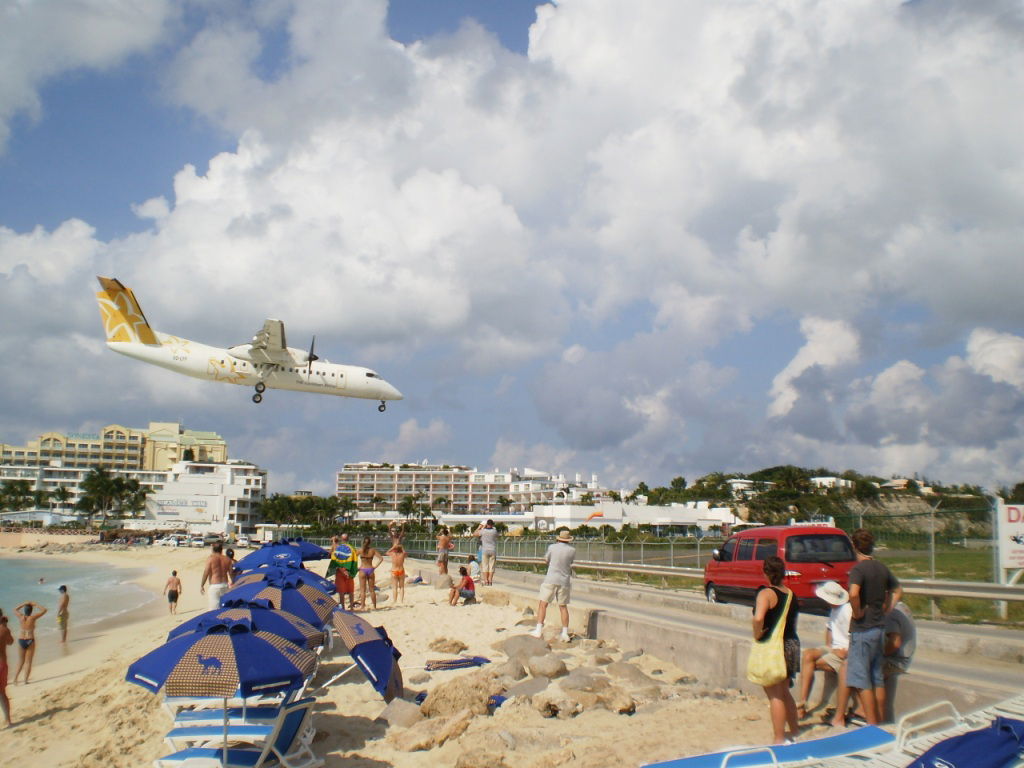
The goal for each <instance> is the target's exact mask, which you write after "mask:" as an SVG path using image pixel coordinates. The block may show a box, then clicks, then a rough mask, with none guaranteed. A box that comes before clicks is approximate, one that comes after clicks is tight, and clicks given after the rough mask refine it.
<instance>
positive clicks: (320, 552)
mask: <svg viewBox="0 0 1024 768" xmlns="http://www.w3.org/2000/svg"><path fill="white" fill-rule="evenodd" d="M285 543H286V544H288V546H290V547H297V548H298V550H299V552H300V553H301V554H302V559H303V560H326V559H327V558H329V557H330V556H331V553H330V552H328V551H327V550H326V549H324V548H323V547H318V546H317V545H316V544H314V543H313V542H311V541H306V540H305V539H304V538H302V537H301V536H299V537H297V538H294V539H285Z"/></svg>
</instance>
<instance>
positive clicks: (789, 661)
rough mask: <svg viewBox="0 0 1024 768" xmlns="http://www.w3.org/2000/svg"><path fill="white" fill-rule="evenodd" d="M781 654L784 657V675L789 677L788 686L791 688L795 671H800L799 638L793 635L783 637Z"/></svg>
mask: <svg viewBox="0 0 1024 768" xmlns="http://www.w3.org/2000/svg"><path fill="white" fill-rule="evenodd" d="M782 654H783V656H785V657H786V677H788V678H789V686H790V687H791V688H792V687H793V680H795V679H796V673H797V672H799V671H800V640H799V639H797V638H795V637H784V638H783V639H782Z"/></svg>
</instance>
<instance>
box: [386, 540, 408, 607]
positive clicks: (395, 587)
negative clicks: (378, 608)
mask: <svg viewBox="0 0 1024 768" xmlns="http://www.w3.org/2000/svg"><path fill="white" fill-rule="evenodd" d="M388 554H389V555H391V600H392V602H393V603H394V604H395V605H397V604H398V603H404V602H405V558H406V556H407V555H408V554H409V553H408V552H406V551H405V547H403V546H402V545H401V544H395V546H393V547H392V548H391V549H389V550H388Z"/></svg>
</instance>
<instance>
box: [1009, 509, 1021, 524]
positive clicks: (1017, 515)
mask: <svg viewBox="0 0 1024 768" xmlns="http://www.w3.org/2000/svg"><path fill="white" fill-rule="evenodd" d="M1006 522H1008V523H1019V522H1022V516H1021V511H1020V507H1007V508H1006Z"/></svg>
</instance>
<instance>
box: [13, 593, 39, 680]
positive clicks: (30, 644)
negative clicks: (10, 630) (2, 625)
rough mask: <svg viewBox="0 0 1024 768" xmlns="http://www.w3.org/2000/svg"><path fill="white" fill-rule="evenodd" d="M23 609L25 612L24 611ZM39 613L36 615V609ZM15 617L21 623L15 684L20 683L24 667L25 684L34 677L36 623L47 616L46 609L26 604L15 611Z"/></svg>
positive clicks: (31, 603) (33, 604)
mask: <svg viewBox="0 0 1024 768" xmlns="http://www.w3.org/2000/svg"><path fill="white" fill-rule="evenodd" d="M22 608H24V609H25V610H24V611H22ZM36 608H38V609H39V612H38V613H35V612H34V609H36ZM14 615H15V616H17V617H18V621H19V622H20V623H21V631H20V632H19V633H18V668H17V669H16V670H14V682H15V683H17V682H18V675H20V674H21V669H22V667H24V668H25V684H26V685H28V679H29V677H30V676H31V675H32V659H33V657H34V656H35V655H36V622H37V621H39V619H40V618H41V617H42V616H45V615H46V609H45V608H43V606H41V605H40V604H39V603H33V602H25V603H22V604H21V605H19V606H18V607H17V608H15V609H14Z"/></svg>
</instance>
